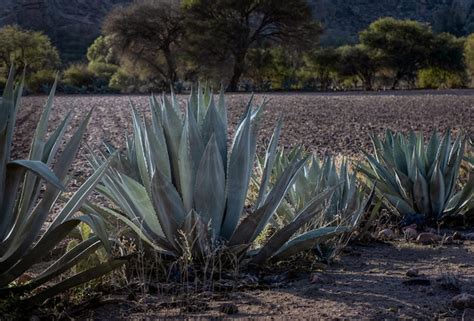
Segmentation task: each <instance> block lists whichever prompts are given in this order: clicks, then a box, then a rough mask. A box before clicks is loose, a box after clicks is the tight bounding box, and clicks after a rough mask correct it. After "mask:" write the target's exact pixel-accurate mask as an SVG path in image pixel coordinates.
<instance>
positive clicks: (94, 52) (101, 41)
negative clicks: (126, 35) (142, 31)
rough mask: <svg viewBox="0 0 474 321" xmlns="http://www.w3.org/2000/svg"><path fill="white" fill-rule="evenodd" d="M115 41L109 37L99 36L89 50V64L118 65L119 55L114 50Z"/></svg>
mask: <svg viewBox="0 0 474 321" xmlns="http://www.w3.org/2000/svg"><path fill="white" fill-rule="evenodd" d="M113 42H114V41H113V39H112V37H108V36H99V37H98V38H97V39H96V40H95V41H94V42H93V43H92V44H91V45H90V47H89V48H88V49H87V60H88V61H89V62H95V63H102V64H117V63H118V58H117V54H116V53H115V51H114V49H113Z"/></svg>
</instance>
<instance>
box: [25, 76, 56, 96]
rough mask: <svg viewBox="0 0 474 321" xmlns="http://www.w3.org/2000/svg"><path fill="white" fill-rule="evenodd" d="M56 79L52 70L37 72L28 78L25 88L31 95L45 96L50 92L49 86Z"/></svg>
mask: <svg viewBox="0 0 474 321" xmlns="http://www.w3.org/2000/svg"><path fill="white" fill-rule="evenodd" d="M55 79H56V74H55V72H54V71H52V70H39V71H37V72H35V73H33V74H32V75H30V76H29V77H28V80H27V87H28V89H29V91H31V92H33V93H42V94H47V93H48V92H49V91H50V90H51V85H49V84H52V83H54V81H55Z"/></svg>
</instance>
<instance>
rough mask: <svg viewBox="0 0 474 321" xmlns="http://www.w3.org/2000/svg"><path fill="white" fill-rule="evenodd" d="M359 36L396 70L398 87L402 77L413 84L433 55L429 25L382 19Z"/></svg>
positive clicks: (383, 62) (395, 83) (395, 77)
mask: <svg viewBox="0 0 474 321" xmlns="http://www.w3.org/2000/svg"><path fill="white" fill-rule="evenodd" d="M359 37H360V42H361V44H363V45H365V46H366V47H367V48H370V49H371V50H373V51H374V52H375V54H376V56H377V57H378V59H380V61H381V63H382V64H383V66H384V67H386V68H390V69H391V70H393V72H394V73H395V76H394V83H393V87H395V86H396V85H397V84H398V82H399V81H400V80H402V79H403V80H407V81H408V82H409V83H411V84H413V82H414V80H415V78H416V73H417V71H418V70H419V69H420V68H423V66H426V62H427V61H428V59H429V57H430V50H431V47H432V43H433V37H434V36H433V33H432V31H431V29H430V27H429V26H428V25H426V24H423V23H420V22H416V21H412V20H396V19H394V18H381V19H378V20H376V21H375V22H373V23H371V24H370V26H369V27H368V28H367V29H365V30H363V31H362V32H361V33H360V34H359Z"/></svg>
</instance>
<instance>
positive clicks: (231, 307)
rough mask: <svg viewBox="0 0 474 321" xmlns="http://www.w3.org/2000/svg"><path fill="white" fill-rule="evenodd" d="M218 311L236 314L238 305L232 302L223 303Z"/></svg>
mask: <svg viewBox="0 0 474 321" xmlns="http://www.w3.org/2000/svg"><path fill="white" fill-rule="evenodd" d="M219 311H220V312H222V313H225V314H237V313H239V307H237V305H235V304H233V303H224V304H222V305H221V306H220V307H219Z"/></svg>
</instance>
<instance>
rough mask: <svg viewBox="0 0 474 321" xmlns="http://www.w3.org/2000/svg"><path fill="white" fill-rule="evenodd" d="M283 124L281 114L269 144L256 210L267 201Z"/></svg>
mask: <svg viewBox="0 0 474 321" xmlns="http://www.w3.org/2000/svg"><path fill="white" fill-rule="evenodd" d="M282 124H283V113H282V114H280V117H279V118H278V123H277V126H276V127H275V129H274V131H273V134H272V137H271V139H270V143H269V144H268V147H267V151H266V153H265V163H264V164H265V165H264V170H263V174H262V180H261V182H260V189H259V191H258V197H257V201H256V203H255V207H256V208H259V207H260V205H261V204H262V202H264V201H265V196H266V193H267V187H268V183H269V181H270V176H271V173H272V169H273V165H274V163H275V158H276V151H277V147H278V141H279V139H280V132H281V127H282Z"/></svg>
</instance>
